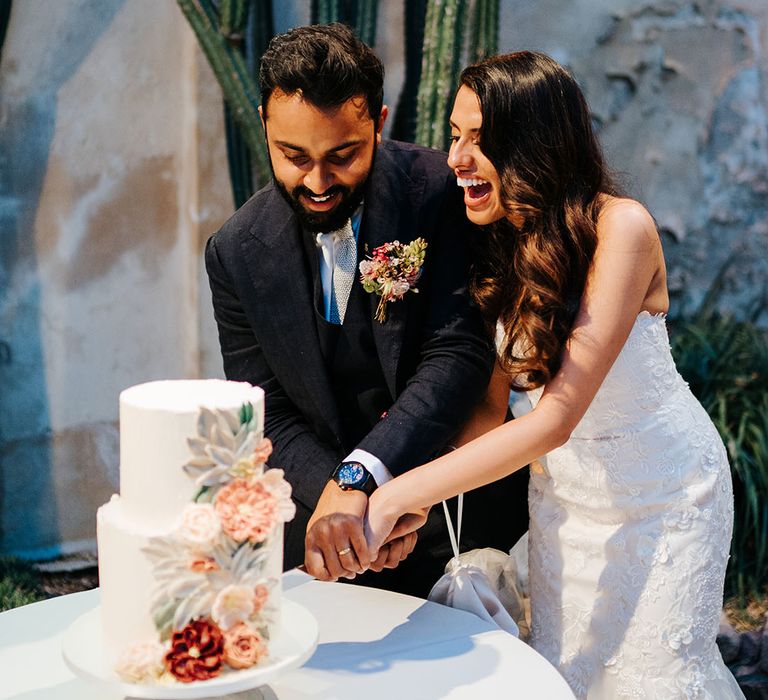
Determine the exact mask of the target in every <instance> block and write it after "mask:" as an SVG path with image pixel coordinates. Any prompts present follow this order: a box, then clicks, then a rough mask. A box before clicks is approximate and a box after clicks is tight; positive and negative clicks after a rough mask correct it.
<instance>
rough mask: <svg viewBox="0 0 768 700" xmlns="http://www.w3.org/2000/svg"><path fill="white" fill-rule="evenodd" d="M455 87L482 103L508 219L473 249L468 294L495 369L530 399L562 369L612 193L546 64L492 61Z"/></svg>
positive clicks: (559, 81) (572, 98)
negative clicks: (497, 336) (500, 339)
mask: <svg viewBox="0 0 768 700" xmlns="http://www.w3.org/2000/svg"><path fill="white" fill-rule="evenodd" d="M460 84H461V85H466V86H467V87H468V88H469V89H470V90H472V91H473V92H474V93H475V94H476V95H477V97H478V99H479V101H480V111H481V114H482V119H483V121H482V126H481V129H480V144H479V145H480V149H481V150H482V152H483V153H484V154H485V155H486V156H487V157H488V159H489V160H490V161H491V163H492V164H493V166H494V167H495V168H496V171H497V172H498V174H499V179H500V183H501V200H502V205H503V207H504V209H505V210H506V212H507V218H506V219H502V220H501V221H498V222H496V223H494V224H491V225H490V226H488V227H487V230H486V231H485V233H486V234H487V235H485V236H483V237H481V239H480V240H479V241H477V243H478V245H479V246H480V250H479V255H478V259H477V262H476V265H475V272H474V275H473V280H472V294H473V298H474V299H475V301H476V302H477V304H478V305H479V307H480V309H481V310H482V312H483V315H484V317H485V319H486V321H487V323H488V324H489V325H490V326H494V325H495V324H496V321H497V319H498V320H500V321H501V322H502V324H503V326H504V330H505V334H506V343H505V346H504V348H503V349H502V351H501V353H500V362H501V364H502V367H503V368H504V369H505V370H506V371H507V372H509V373H510V374H511V375H513V376H514V377H515V384H516V386H518V387H519V388H523V389H532V388H534V387H537V386H541V385H543V384H546V383H547V381H549V379H550V378H551V377H553V376H554V375H555V374H556V373H557V370H558V369H559V367H560V362H561V356H562V352H563V348H564V346H565V342H566V340H567V339H568V335H569V334H570V331H571V328H572V326H573V322H574V320H575V317H576V312H577V311H578V306H579V301H580V299H581V295H582V293H583V291H584V285H585V282H586V277H587V272H588V270H589V266H590V263H591V262H592V258H593V256H594V252H595V247H596V245H597V228H596V224H597V217H598V215H599V213H600V199H601V198H600V197H599V195H600V194H601V193H608V194H615V188H614V186H613V185H612V183H611V181H610V177H609V175H608V173H607V171H606V167H605V164H604V161H603V156H602V152H601V150H600V146H599V144H598V142H597V139H596V137H595V135H594V133H593V130H592V123H591V117H590V113H589V109H588V108H587V104H586V101H585V100H584V96H583V95H582V93H581V90H580V89H579V87H578V85H577V84H576V81H575V80H574V79H573V77H572V76H571V75H570V74H569V73H568V72H567V71H566V70H565V69H564V68H563V67H562V66H560V65H559V64H558V63H556V62H555V61H553V60H552V59H551V58H549V57H548V56H546V55H544V54H541V53H534V52H530V51H520V52H517V53H511V54H507V55H504V56H494V57H492V58H489V59H486V60H484V61H481V62H480V63H476V64H474V65H471V66H469V67H467V68H465V69H464V71H463V72H462V74H461V78H460ZM511 221H514V222H515V224H514V225H513V224H512V223H511Z"/></svg>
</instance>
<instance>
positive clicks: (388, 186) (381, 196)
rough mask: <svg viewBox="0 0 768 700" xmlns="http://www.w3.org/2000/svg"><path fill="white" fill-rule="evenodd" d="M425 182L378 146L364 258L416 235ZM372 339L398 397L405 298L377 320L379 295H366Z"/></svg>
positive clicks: (365, 222) (365, 220) (364, 227)
mask: <svg viewBox="0 0 768 700" xmlns="http://www.w3.org/2000/svg"><path fill="white" fill-rule="evenodd" d="M424 186H425V182H424V181H423V180H419V181H417V180H413V179H411V178H410V177H408V175H407V174H406V173H405V172H403V171H402V170H401V169H400V168H399V167H398V166H397V164H396V163H395V162H394V160H393V159H392V157H391V156H390V154H389V153H388V151H387V150H386V149H384V148H381V147H380V148H379V149H378V152H377V155H376V164H375V165H374V169H373V174H372V175H371V180H370V183H369V185H368V188H367V192H366V197H365V208H364V210H363V220H362V223H361V229H360V231H361V238H362V240H363V253H362V255H361V256H360V257H361V259H364V258H365V256H366V255H370V254H372V253H373V249H374V248H376V247H378V246H380V245H383V244H384V243H389V242H392V241H394V240H399V241H401V242H403V243H407V242H410V241H411V240H413V239H414V238H416V237H418V232H417V230H416V227H417V221H416V217H415V212H417V211H419V208H420V205H421V199H422V196H423V193H424ZM368 297H369V299H368V306H369V313H370V315H371V324H372V328H373V338H374V342H375V344H376V351H377V353H378V356H379V362H380V363H381V368H382V370H383V372H384V377H385V379H386V381H387V387H388V389H389V391H390V394H391V395H392V398H393V399H394V398H395V397H396V396H397V365H398V361H399V359H400V351H401V349H402V345H403V337H404V334H405V327H406V321H407V307H408V304H407V301H406V299H407V297H406V298H405V299H403V300H401V301H395V302H390V303H388V304H387V319H386V321H385V322H384V323H379V322H378V321H377V320H376V319H375V318H374V315H375V313H376V307H377V306H378V304H379V299H380V297H379V296H378V295H376V294H373V293H371V294H369V295H368Z"/></svg>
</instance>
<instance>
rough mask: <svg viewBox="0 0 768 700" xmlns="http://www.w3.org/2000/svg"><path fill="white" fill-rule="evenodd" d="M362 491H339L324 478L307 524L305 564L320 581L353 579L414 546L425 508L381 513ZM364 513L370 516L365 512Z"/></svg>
mask: <svg viewBox="0 0 768 700" xmlns="http://www.w3.org/2000/svg"><path fill="white" fill-rule="evenodd" d="M376 496H377V492H376V491H374V493H373V495H372V496H371V502H372V503H371V505H372V508H371V512H368V506H369V499H368V497H367V496H366V495H365V494H364V493H362V492H361V491H354V490H349V491H344V490H342V489H341V488H339V486H338V485H337V484H336V483H335V482H333V481H329V482H328V483H327V484H326V486H325V489H324V490H323V493H322V494H321V495H320V499H319V500H318V502H317V507H316V508H315V512H314V513H313V514H312V517H311V518H310V520H309V523H308V525H307V534H306V537H305V541H304V552H305V554H304V564H305V566H306V569H307V572H308V573H309V574H310V575H312V576H314V577H315V578H317V579H319V580H321V581H336V580H338V579H340V578H346V579H352V578H354V577H355V576H356V575H357V574H362V573H363V572H365V571H367V570H369V569H370V570H371V571H376V572H379V571H382V570H383V569H394V568H395V567H397V565H398V564H399V563H400V562H401V561H403V560H404V559H405V558H406V557H407V556H408V555H409V554H410V553H411V552H412V551H413V548H414V547H415V546H416V539H417V534H416V530H417V529H418V528H419V527H421V526H422V525H423V524H424V522H425V521H426V519H427V513H428V509H426V510H424V511H420V512H418V513H407V514H405V515H402V516H399V517H394V516H391V515H389V516H385V515H384V514H383V512H382V511H381V509H377V508H376V507H375V505H373V501H375V500H376ZM366 515H368V516H371V515H373V516H374V517H373V518H370V517H369V518H367V517H366Z"/></svg>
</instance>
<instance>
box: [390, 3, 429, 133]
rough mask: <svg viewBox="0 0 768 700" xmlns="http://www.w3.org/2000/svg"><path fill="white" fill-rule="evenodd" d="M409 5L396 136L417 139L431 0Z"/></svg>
mask: <svg viewBox="0 0 768 700" xmlns="http://www.w3.org/2000/svg"><path fill="white" fill-rule="evenodd" d="M404 5H405V17H404V19H405V22H404V32H405V78H404V80H403V87H402V89H401V90H400V97H398V99H397V108H396V109H395V113H394V115H393V117H392V138H393V139H398V140H400V141H414V140H415V138H416V96H417V94H418V92H419V83H420V81H421V60H422V56H423V55H424V51H423V47H424V21H425V19H426V16H427V0H409V2H406V3H404Z"/></svg>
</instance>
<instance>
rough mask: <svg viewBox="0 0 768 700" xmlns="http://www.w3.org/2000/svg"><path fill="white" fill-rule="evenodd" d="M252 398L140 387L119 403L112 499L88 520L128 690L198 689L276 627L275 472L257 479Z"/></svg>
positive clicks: (258, 448) (279, 506) (232, 386)
mask: <svg viewBox="0 0 768 700" xmlns="http://www.w3.org/2000/svg"><path fill="white" fill-rule="evenodd" d="M263 429H264V392H263V391H262V390H261V389H260V388H258V387H252V386H251V385H250V384H247V383H241V382H227V381H223V380H215V379H209V380H179V381H161V382H149V383H147V384H140V385H138V386H134V387H131V388H130V389H126V390H125V391H123V392H122V393H121V394H120V495H119V496H118V495H114V496H112V500H111V501H110V502H109V503H107V504H106V505H104V506H102V507H101V508H99V511H98V515H97V537H98V549H99V582H100V587H101V612H102V624H103V638H104V644H105V653H106V656H107V660H108V662H109V664H110V665H111V667H112V668H114V669H115V672H116V673H117V675H118V676H119V677H120V678H121V679H122V680H124V681H128V682H133V683H153V682H161V683H172V682H190V681H196V680H207V679H208V678H213V677H214V676H217V675H219V674H220V673H227V672H233V671H235V670H236V669H242V668H247V667H250V666H253V665H255V664H258V663H263V662H264V660H265V659H266V658H268V645H269V637H270V635H271V634H272V633H273V630H274V628H275V625H277V624H278V622H279V613H280V595H281V588H280V576H281V574H282V557H283V523H284V522H286V521H287V520H290V519H291V518H292V517H293V514H294V512H295V508H294V505H293V502H292V501H291V498H290V494H291V489H290V486H289V485H288V483H287V482H286V481H285V480H284V478H283V472H282V470H280V469H266V468H265V467H266V464H265V462H266V459H267V457H268V456H269V453H270V452H271V445H270V444H269V441H268V440H265V439H264V438H263Z"/></svg>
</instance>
